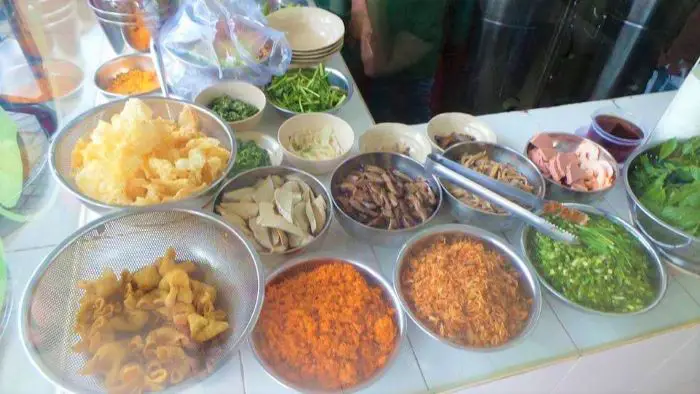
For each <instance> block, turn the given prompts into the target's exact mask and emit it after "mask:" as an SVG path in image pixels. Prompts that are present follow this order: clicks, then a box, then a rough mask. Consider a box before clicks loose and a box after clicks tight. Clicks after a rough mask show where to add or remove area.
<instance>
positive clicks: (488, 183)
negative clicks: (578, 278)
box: [426, 153, 578, 244]
mask: <svg viewBox="0 0 700 394" xmlns="http://www.w3.org/2000/svg"><path fill="white" fill-rule="evenodd" d="M426 169H427V170H428V172H430V173H432V174H433V175H435V176H438V177H441V178H445V179H447V180H448V181H450V182H452V183H454V184H455V185H457V186H459V187H461V188H463V189H465V190H469V191H470V192H471V193H474V194H476V195H477V196H479V197H481V198H483V199H485V200H488V201H490V202H492V203H494V204H496V205H498V206H499V207H501V208H503V209H505V210H506V211H508V212H510V213H512V214H513V215H515V216H517V217H519V218H520V219H522V220H523V221H525V222H527V223H528V224H530V225H531V226H532V227H534V228H535V229H537V230H538V231H540V232H541V233H544V234H546V235H547V236H549V237H551V238H553V239H555V240H558V241H562V242H566V243H568V244H574V243H577V242H578V238H577V237H576V236H575V235H573V234H571V233H569V232H568V231H564V230H562V229H560V228H559V227H557V226H556V225H555V224H553V223H551V222H550V221H548V220H547V219H545V218H543V217H541V216H538V215H536V214H534V213H532V212H530V211H529V210H528V209H526V208H523V207H522V206H520V205H518V204H516V203H514V202H513V201H511V200H514V201H516V202H517V203H519V204H522V205H526V206H530V207H532V208H533V209H535V210H541V209H542V208H543V207H544V203H545V201H544V200H542V199H540V198H539V197H537V196H535V195H534V194H530V193H527V192H525V191H522V190H520V189H518V188H516V187H513V186H510V185H507V184H505V183H503V182H499V181H497V180H495V179H493V178H491V177H489V176H486V175H483V174H481V173H479V172H477V171H474V170H471V169H469V168H466V167H464V166H462V165H461V164H459V163H456V162H454V161H452V160H450V159H448V158H446V157H445V156H443V155H440V154H435V153H431V154H430V155H428V160H427V161H426ZM509 199H510V200H509Z"/></svg>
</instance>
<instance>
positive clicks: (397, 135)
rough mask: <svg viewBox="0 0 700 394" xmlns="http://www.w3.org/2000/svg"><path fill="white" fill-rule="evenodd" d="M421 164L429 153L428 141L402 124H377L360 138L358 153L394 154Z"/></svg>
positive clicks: (419, 133)
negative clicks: (402, 155)
mask: <svg viewBox="0 0 700 394" xmlns="http://www.w3.org/2000/svg"><path fill="white" fill-rule="evenodd" d="M406 148H407V149H408V156H410V157H412V158H414V159H416V160H417V161H419V162H421V163H423V162H425V159H426V158H427V157H428V155H429V154H430V152H431V147H430V141H428V138H427V137H426V136H425V135H423V134H422V133H421V132H419V131H418V130H416V129H414V128H412V127H410V126H407V125H405V124H403V123H379V124H376V125H374V126H372V127H370V128H369V129H367V131H365V132H364V134H362V135H361V136H360V153H368V152H395V153H401V154H405V153H406V152H405V149H406Z"/></svg>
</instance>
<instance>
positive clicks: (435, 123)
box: [428, 112, 498, 152]
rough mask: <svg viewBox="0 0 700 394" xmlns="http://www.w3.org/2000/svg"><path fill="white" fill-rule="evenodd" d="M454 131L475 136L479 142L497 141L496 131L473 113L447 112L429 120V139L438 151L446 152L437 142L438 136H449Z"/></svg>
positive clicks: (493, 142)
mask: <svg viewBox="0 0 700 394" xmlns="http://www.w3.org/2000/svg"><path fill="white" fill-rule="evenodd" d="M452 133H457V134H466V135H470V136H472V137H474V140H475V141H477V142H490V143H492V144H495V143H497V142H498V141H497V140H498V138H496V133H494V132H493V130H491V128H489V127H488V126H487V125H486V124H485V123H484V122H482V121H480V120H479V119H478V118H476V117H475V116H472V115H468V114H463V113H460V112H446V113H444V114H440V115H436V116H434V117H433V118H432V119H430V122H428V140H430V144H431V145H432V146H433V148H434V149H435V150H436V151H437V152H444V151H445V150H444V149H442V148H441V147H440V146H439V145H438V144H437V142H435V137H436V136H447V135H450V134H452Z"/></svg>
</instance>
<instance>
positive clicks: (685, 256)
mask: <svg viewBox="0 0 700 394" xmlns="http://www.w3.org/2000/svg"><path fill="white" fill-rule="evenodd" d="M682 141H685V140H679V142H682ZM664 142H665V141H664ZM662 144H663V142H660V143H658V144H655V145H652V146H649V147H647V148H645V149H643V150H638V151H637V152H635V153H633V154H632V155H631V156H630V157H629V158H628V159H627V162H626V163H625V168H624V180H625V191H626V193H627V201H628V203H629V206H630V216H631V218H632V223H633V224H634V225H635V226H636V227H637V229H639V231H640V232H642V233H643V234H644V235H645V236H646V237H647V238H649V240H650V241H651V242H652V243H653V244H654V246H656V247H657V249H658V250H659V252H660V253H661V254H662V255H663V256H664V257H666V258H667V259H668V261H669V262H670V263H671V264H673V265H675V266H677V267H679V268H680V269H682V270H685V271H689V272H691V273H693V274H695V275H700V237H696V236H693V235H692V234H689V233H687V232H685V231H682V230H679V229H677V228H674V227H673V226H671V225H670V224H668V223H666V222H664V221H663V220H662V219H661V218H659V217H658V216H656V215H655V214H653V213H652V212H651V211H650V210H649V209H648V208H646V207H645V206H644V205H642V203H641V201H639V198H638V197H637V196H636V195H635V194H634V191H633V190H632V186H631V185H630V176H631V174H632V172H633V171H634V169H635V168H636V167H637V166H638V165H639V162H640V160H641V157H642V155H644V154H646V153H652V154H656V153H658V150H659V149H660V147H661V145H662Z"/></svg>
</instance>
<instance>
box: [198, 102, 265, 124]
mask: <svg viewBox="0 0 700 394" xmlns="http://www.w3.org/2000/svg"><path fill="white" fill-rule="evenodd" d="M208 107H209V109H211V110H212V111H214V112H216V114H217V115H219V116H220V117H221V119H223V120H225V121H227V122H237V121H239V120H243V119H247V118H250V117H251V116H253V115H255V114H257V113H258V111H260V110H259V109H258V108H257V107H256V106H254V105H252V104H248V103H246V102H245V101H242V100H238V99H234V98H231V97H229V96H221V97H217V98H215V99H214V100H212V102H211V103H209V106H208Z"/></svg>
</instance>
